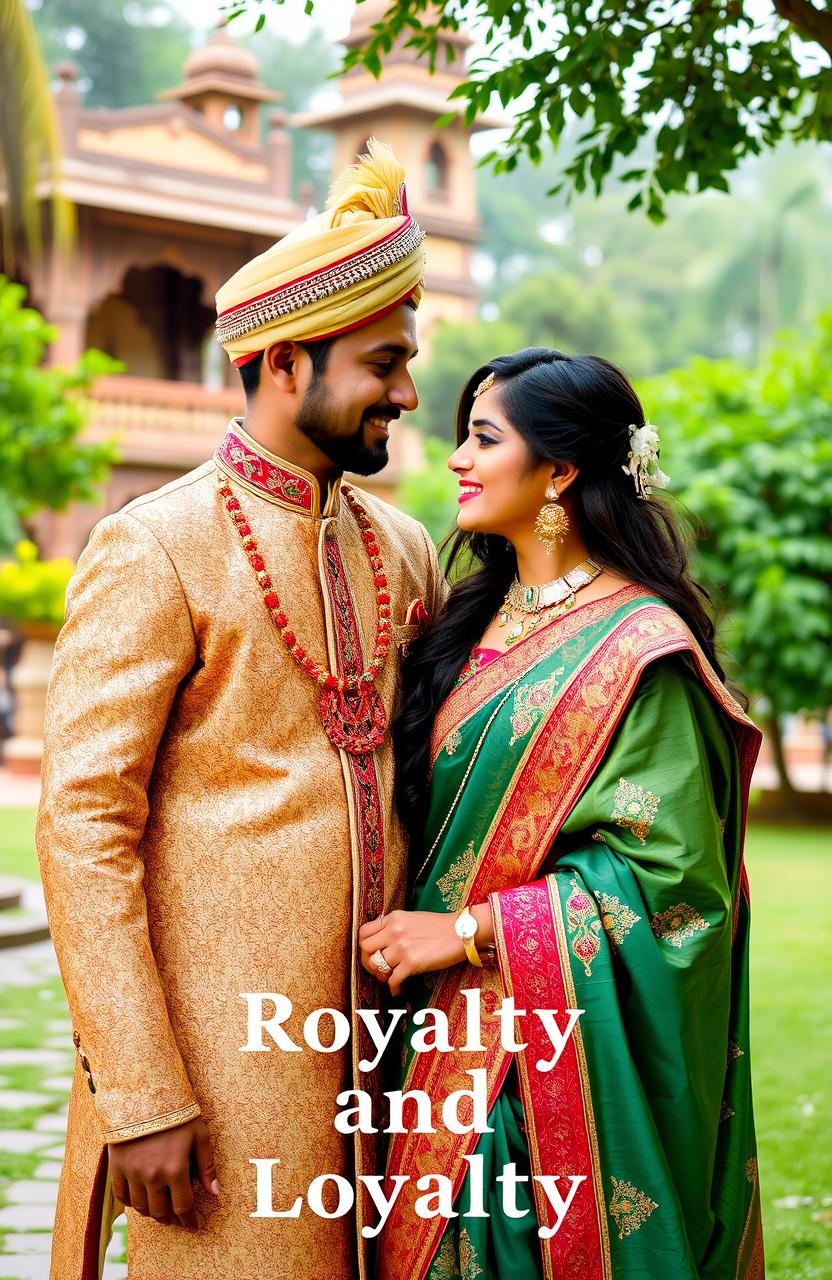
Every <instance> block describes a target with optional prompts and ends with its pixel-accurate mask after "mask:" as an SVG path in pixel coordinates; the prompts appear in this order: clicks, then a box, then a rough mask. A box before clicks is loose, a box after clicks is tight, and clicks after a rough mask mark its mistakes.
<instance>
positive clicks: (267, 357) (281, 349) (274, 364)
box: [263, 341, 303, 394]
mask: <svg viewBox="0 0 832 1280" xmlns="http://www.w3.org/2000/svg"><path fill="white" fill-rule="evenodd" d="M302 354H303V348H302V347H300V346H298V344H297V343H296V342H289V341H284V342H273V343H272V345H271V346H270V347H266V350H265V351H264V353H263V369H264V371H265V372H266V373H267V374H268V376H269V377H270V378H271V380H272V382H273V383H274V385H275V386H276V387H277V388H278V390H279V391H283V392H289V393H290V394H291V393H293V392H295V391H297V389H298V373H299V370H298V361H299V358H300V357H301V355H302Z"/></svg>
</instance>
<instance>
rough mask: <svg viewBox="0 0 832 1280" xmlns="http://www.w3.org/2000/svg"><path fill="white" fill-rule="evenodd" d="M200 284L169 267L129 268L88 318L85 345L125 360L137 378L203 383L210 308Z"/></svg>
mask: <svg viewBox="0 0 832 1280" xmlns="http://www.w3.org/2000/svg"><path fill="white" fill-rule="evenodd" d="M203 289H204V281H203V280H202V278H201V277H198V276H193V275H187V274H185V273H184V272H182V271H180V270H179V269H178V268H177V267H175V266H172V265H171V264H170V263H168V262H159V261H158V260H157V261H155V262H153V263H152V264H150V265H147V266H138V265H132V266H130V267H128V269H127V270H126V271H125V272H124V274H123V276H122V279H121V283H120V287H117V288H116V289H113V290H111V291H110V292H108V293H106V294H105V296H104V297H103V298H101V299H100V300H99V302H98V303H97V304H96V305H95V306H93V307H92V308H91V309H90V311H89V312H88V314H87V325H86V337H85V341H86V345H88V346H95V347H98V348H99V349H100V350H102V351H106V352H107V353H108V354H109V355H112V356H114V357H115V358H116V359H118V360H121V361H123V363H124V364H125V366H126V367H125V372H126V373H128V374H132V375H134V376H136V377H145V378H166V379H168V380H170V381H173V382H197V383H201V382H202V381H203V376H204V367H203V366H204V345H205V339H206V336H207V335H208V334H209V333H210V332H211V330H212V329H213V325H214V318H215V313H214V308H213V307H212V306H207V305H206V304H205V303H204V302H203V301H202V300H201V299H202V296H203Z"/></svg>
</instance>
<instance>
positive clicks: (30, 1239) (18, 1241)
mask: <svg viewBox="0 0 832 1280" xmlns="http://www.w3.org/2000/svg"><path fill="white" fill-rule="evenodd" d="M3 1244H4V1246H5V1249H6V1253H40V1254H44V1253H47V1254H48V1253H49V1250H50V1248H51V1246H52V1233H51V1232H50V1231H31V1232H29V1233H28V1234H26V1233H22V1232H16V1231H15V1232H9V1234H8V1235H7V1236H5V1237H4V1240H3Z"/></svg>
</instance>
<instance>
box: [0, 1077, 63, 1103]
mask: <svg viewBox="0 0 832 1280" xmlns="http://www.w3.org/2000/svg"><path fill="white" fill-rule="evenodd" d="M40 1087H41V1089H54V1091H55V1092H56V1093H69V1091H70V1089H71V1088H72V1076H48V1077H47V1078H46V1079H45V1080H41V1081H40ZM2 1101H3V1094H2V1091H0V1105H2Z"/></svg>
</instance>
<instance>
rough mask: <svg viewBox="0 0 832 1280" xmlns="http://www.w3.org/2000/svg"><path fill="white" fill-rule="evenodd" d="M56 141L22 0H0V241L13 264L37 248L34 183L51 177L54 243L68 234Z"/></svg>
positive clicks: (38, 57)
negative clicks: (60, 187) (25, 252)
mask: <svg viewBox="0 0 832 1280" xmlns="http://www.w3.org/2000/svg"><path fill="white" fill-rule="evenodd" d="M60 157H61V145H60V138H59V131H58V124H57V119H56V116H55V108H54V103H53V101H52V95H51V93H50V91H49V80H48V76H47V71H46V67H45V66H44V62H43V58H42V57H41V52H40V47H39V45H38V41H37V36H36V35H35V30H34V27H33V25H32V20H31V18H30V16H29V13H28V11H27V9H26V6H25V4H24V2H23V0H0V191H2V197H3V198H2V199H0V245H2V249H3V257H4V261H5V262H6V263H7V264H13V263H14V261H15V259H16V257H17V256H18V255H19V253H20V250H21V249H22V248H23V247H24V246H25V248H26V249H27V250H28V252H29V254H30V256H32V257H36V256H37V255H38V254H39V253H40V251H41V249H42V236H41V218H40V210H39V203H38V192H37V186H38V182H39V181H40V180H42V179H43V178H48V179H51V182H50V185H51V188H52V197H51V207H52V231H53V238H54V242H55V244H56V246H57V247H58V248H61V247H66V246H67V245H68V244H69V242H70V241H71V238H72V229H73V219H72V209H71V206H70V205H69V203H68V201H67V200H65V199H64V198H63V197H61V196H60V194H59V193H58V191H57V183H58V178H59V170H60Z"/></svg>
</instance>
